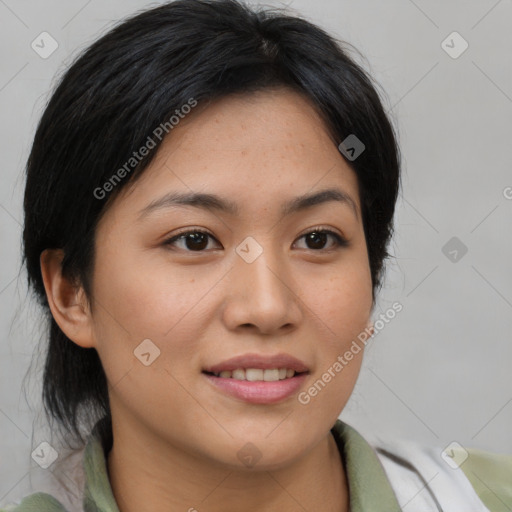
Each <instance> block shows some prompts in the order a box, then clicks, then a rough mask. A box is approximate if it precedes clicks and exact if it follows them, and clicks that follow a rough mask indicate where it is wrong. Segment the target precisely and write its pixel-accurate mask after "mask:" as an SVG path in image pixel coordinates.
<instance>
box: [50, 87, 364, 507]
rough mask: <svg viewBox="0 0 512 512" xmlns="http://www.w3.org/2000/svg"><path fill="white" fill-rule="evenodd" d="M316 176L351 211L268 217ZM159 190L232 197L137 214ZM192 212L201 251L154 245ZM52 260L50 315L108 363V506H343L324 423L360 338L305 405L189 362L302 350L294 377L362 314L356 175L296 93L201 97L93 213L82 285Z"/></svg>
mask: <svg viewBox="0 0 512 512" xmlns="http://www.w3.org/2000/svg"><path fill="white" fill-rule="evenodd" d="M326 188H338V189H341V190H342V191H344V192H345V193H346V194H348V195H349V196H350V197H351V198H352V200H353V202H354V205H355V208H356V210H355V211H354V210H353V209H352V208H351V207H350V206H349V205H348V203H342V202H337V201H328V202H324V203H321V204H317V205H314V206H311V207H309V208H308V209H305V210H303V211H299V212H296V213H293V214H290V215H287V216H286V217H284V218H281V216H280V209H281V205H282V204H283V203H284V202H286V201H287V200H290V199H292V198H295V197H297V196H301V195H303V194H309V193H311V192H317V191H320V190H323V189H326ZM169 191H180V192H191V191H194V192H208V193H214V194H218V195H219V196H222V197H223V198H226V199H228V200H232V201H235V202H236V203H237V204H238V206H239V208H240V212H239V215H231V214H228V213H225V212H218V211H213V210H212V211H209V210H206V209H201V208H198V207H193V206H173V207H169V208H165V209H159V210H155V211H153V212H152V213H151V214H148V215H147V216H145V217H144V218H143V219H142V220H138V215H139V212H140V211H141V210H142V209H143V208H144V207H146V206H147V205H148V204H149V203H151V202H152V201H154V200H155V199H158V198H160V197H161V196H163V195H164V194H165V193H167V192H169ZM318 227H320V228H322V229H329V230H331V231H333V232H335V233H337V234H340V235H342V236H344V237H345V238H346V239H347V240H348V242H349V245H348V246H347V247H337V245H336V242H335V239H334V238H332V237H331V236H327V237H326V238H325V241H321V242H320V243H319V245H317V246H315V245H314V243H313V244H311V243H309V244H308V242H307V239H306V238H305V237H304V236H303V235H304V234H305V233H308V232H310V231H315V229H314V228H318ZM184 228H186V229H184ZM194 228H201V229H202V230H206V231H209V232H210V233H211V235H212V236H213V238H208V237H207V238H206V239H204V243H203V245H202V247H203V248H202V249H201V250H202V252H200V251H194V250H193V248H194V247H197V245H196V246H194V244H193V243H192V244H191V243H190V242H189V244H188V245H187V243H186V241H185V240H183V239H182V240H181V241H177V242H174V244H173V245H166V244H165V241H166V240H168V239H169V238H171V237H172V236H175V235H177V234H180V232H182V231H187V230H190V231H194ZM311 228H313V229H311ZM317 231H318V229H317ZM248 236H250V237H253V238H254V239H255V240H256V241H257V242H258V244H259V245H260V246H261V247H262V249H263V252H262V254H261V255H260V256H259V257H258V258H257V259H256V260H255V261H254V262H252V263H250V264H249V263H247V262H246V261H245V260H244V259H242V258H241V257H240V256H239V255H238V254H237V252H236V251H235V249H236V248H237V246H238V245H239V244H240V243H241V242H242V241H243V240H244V239H245V238H246V237H248ZM322 244H323V245H322ZM190 247H192V250H191V249H190ZM61 258H62V252H61V251H58V250H47V251H45V252H44V253H43V254H42V257H41V267H42V271H43V276H44V282H45V286H46V290H47V295H48V299H49V303H50V307H51V310H52V313H53V315H54V317H55V319H56V321H57V323H58V324H59V326H60V327H61V329H62V330H63V331H64V332H65V333H66V335H67V336H68V337H69V338H70V339H71V340H73V342H75V343H77V344H78V345H80V346H82V347H94V348H95V349H96V350H97V351H98V353H99V356H100V359H101V362H102V364H103V367H104V369H105V373H106V375H107V379H108V382H109V396H110V403H111V411H112V421H113V436H114V445H113V448H112V450H111V451H110V452H109V454H108V471H109V477H110V481H111V484H112V489H113V492H114V495H115V498H116V501H117V503H118V505H119V508H120V510H121V512H135V511H139V510H143V509H145V510H152V511H154V512H160V511H161V512H164V511H165V512H169V511H186V510H189V511H192V510H194V509H196V510H199V511H201V510H203V511H206V510H208V511H209V512H217V511H218V512H220V511H222V512H234V511H239V510H244V511H246V512H252V511H261V510H269V511H270V510H276V511H277V510H280V511H302V512H303V511H304V510H308V511H312V510H324V511H332V512H334V511H336V512H339V511H340V510H341V511H347V510H348V507H349V501H348V485H347V480H346V475H345V470H344V467H343V461H342V460H341V457H340V454H339V451H338V449H337V447H336V444H335V442H334V438H333V437H332V435H331V434H330V429H331V428H332V426H333V425H334V423H335V421H336V419H337V418H338V416H339V414H340V413H341V411H342V409H343V408H344V406H345V404H346V402H347V401H348V399H349V397H350V395H351V393H352V390H353V388H354V385H355V382H356V379H357V376H358V373H359V370H360V365H361V360H362V351H361V352H360V353H359V354H358V355H356V356H354V359H352V360H351V361H350V363H349V364H348V365H347V366H346V367H344V369H343V371H341V372H340V373H338V374H337V375H336V377H335V378H333V379H332V380H331V381H330V382H329V383H328V384H327V385H326V386H325V388H324V389H323V390H322V391H321V392H320V393H318V395H317V396H315V397H314V398H312V399H311V401H310V402H309V403H308V404H307V405H303V404H301V403H300V402H299V401H298V399H297V395H294V396H292V397H290V398H288V399H286V400H283V401H281V402H279V403H276V404H271V405H266V404H250V403H247V402H244V401H241V400H238V399H235V398H232V397H230V396H227V395H225V394H224V393H222V392H221V391H219V390H217V389H216V388H215V387H214V386H212V385H211V384H210V383H209V381H208V380H207V379H206V377H205V376H204V375H203V373H202V369H203V368H204V367H205V366H206V365H212V364H216V363H219V362H222V361H224V360H226V359H229V358H231V357H233V356H236V355H241V354H245V353H248V352H250V353H259V354H276V353H283V352H284V353H287V354H291V355H293V356H295V357H297V358H299V359H301V360H302V361H304V362H305V363H306V364H307V366H308V368H309V372H310V373H309V375H308V376H307V379H306V382H305V384H304V386H303V387H302V388H301V390H300V391H304V390H307V389H308V388H309V387H310V386H311V385H312V384H313V383H314V382H315V381H317V380H318V379H319V378H321V376H322V374H323V373H324V372H325V371H327V369H328V368H329V367H331V366H332V365H333V363H334V362H335V361H336V359H337V357H338V356H340V355H343V354H344V353H345V352H346V350H348V349H349V347H350V345H351V343H352V341H353V340H355V339H356V337H357V335H358V334H359V333H360V332H362V331H363V330H364V329H365V328H366V327H369V326H370V314H371V311H372V306H373V304H372V283H371V275H370V268H369V262H368V253H367V246H366V241H365V237H364V232H363V224H362V218H361V209H360V202H359V191H358V184H357V179H356V175H355V173H354V171H353V170H352V169H351V168H350V167H349V165H348V164H347V162H346V161H345V159H344V158H343V156H342V155H341V154H340V152H339V151H338V148H337V145H336V142H335V141H333V140H332V139H331V137H330V135H329V133H328V131H327V129H326V127H325V125H324V123H323V122H322V120H321V119H320V117H319V116H318V115H317V113H316V112H315V110H314V108H313V107H312V105H311V104H310V103H309V102H308V101H307V100H306V99H304V98H303V97H302V96H300V95H299V94H297V93H296V92H293V91H290V90H287V89H274V90H266V91H264V92H258V93H255V94H252V95H250V96H231V97H228V98H224V99H222V100H219V101H216V102H214V103H212V104H211V105H209V106H207V107H206V108H200V107H199V106H198V107H197V109H196V110H194V111H193V112H192V113H191V114H189V115H188V116H187V117H186V118H185V119H183V120H182V121H181V122H180V123H179V125H177V126H176V127H175V128H174V129H173V131H172V132H171V133H170V135H169V136H168V137H167V138H166V139H165V140H164V142H163V144H162V146H161V147H160V149H159V152H158V154H157V158H156V159H155V160H154V161H153V162H152V163H151V165H150V166H149V167H148V169H147V170H146V171H145V173H144V174H143V175H142V176H141V178H140V179H139V180H137V181H136V182H135V183H134V184H133V186H130V187H125V189H123V190H122V192H121V194H120V195H119V196H118V197H117V198H116V199H115V201H114V202H113V203H112V205H111V206H110V207H109V209H108V210H107V211H106V213H105V215H104V216H103V218H102V219H101V221H100V223H99V225H98V228H97V233H96V255H95V265H94V272H93V279H92V289H93V293H92V297H86V296H85V294H84V292H83V290H82V288H80V287H76V286H73V284H72V283H71V282H69V281H67V280H66V279H64V278H63V277H62V275H61V273H60V261H61ZM145 339H151V340H152V343H154V344H155V345H156V346H157V347H158V348H159V350H160V355H159V357H157V358H156V359H155V360H154V361H153V362H152V363H151V364H150V365H149V366H145V365H143V364H142V363H141V362H140V360H139V359H138V358H137V357H136V356H135V355H134V350H135V349H136V348H137V346H138V345H139V344H140V343H141V341H142V340H145ZM248 442H251V443H253V444H254V445H255V446H256V447H257V448H258V450H259V452H260V453H261V459H260V460H259V461H258V462H257V463H256V465H255V466H254V467H252V468H248V467H246V466H245V465H244V464H243V463H242V462H241V461H240V460H239V459H238V457H237V453H238V451H239V450H240V449H241V448H242V447H243V446H244V445H246V443H248Z"/></svg>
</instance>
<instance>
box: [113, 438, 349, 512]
mask: <svg viewBox="0 0 512 512" xmlns="http://www.w3.org/2000/svg"><path fill="white" fill-rule="evenodd" d="M116 434H118V435H116ZM141 438H142V436H131V435H130V434H129V433H127V432H124V431H123V432H114V443H113V446H112V450H111V451H110V452H109V454H108V458H107V466H108V472H109V479H110V484H111V486H112V491H113V493H114V497H115V499H116V502H117V504H118V507H119V510H120V512H136V511H137V512H138V511H140V510H152V512H174V511H176V512H177V511H180V512H181V511H189V512H194V511H201V510H208V511H209V512H236V511H240V510H244V512H257V511H258V512H259V511H261V510H268V511H271V510H276V511H277V510H279V511H282V512H296V511H297V512H298V511H301V512H303V511H304V510H323V511H325V512H347V511H348V510H349V499H348V485H347V479H346V475H345V471H344V467H343V463H342V460H341V457H340V453H339V450H338V448H337V445H336V442H335V440H334V438H333V436H332V435H331V434H330V432H329V433H328V434H327V435H326V436H325V438H323V439H322V440H321V441H320V442H319V443H318V444H317V445H316V446H315V447H314V448H313V449H312V450H310V451H309V452H307V453H306V454H305V455H303V456H302V457H301V458H300V459H298V460H296V461H294V462H293V463H291V464H289V465H288V466H287V467H285V468H282V469H278V470H273V471H266V470H259V471H258V470H256V468H252V469H243V470H233V469H232V468H226V467H225V466H222V465H221V464H218V463H216V462H215V461H211V460H209V459H205V458H198V457H197V456H194V455H191V454H190V453H185V452H183V451H181V450H179V449H176V448H175V447H171V446H169V445H168V444H166V445H165V446H162V445H161V444H160V445H158V444H157V443H152V442H149V443H148V440H147V439H146V438H145V439H144V441H141Z"/></svg>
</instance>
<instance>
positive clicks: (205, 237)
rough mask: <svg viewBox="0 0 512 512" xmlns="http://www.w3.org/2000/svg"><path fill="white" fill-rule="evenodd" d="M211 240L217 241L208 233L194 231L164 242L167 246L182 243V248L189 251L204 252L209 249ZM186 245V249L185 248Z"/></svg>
mask: <svg viewBox="0 0 512 512" xmlns="http://www.w3.org/2000/svg"><path fill="white" fill-rule="evenodd" d="M209 239H212V240H215V238H214V237H213V236H212V235H210V233H208V232H207V231H201V230H197V229H196V230H193V231H186V232H183V233H180V234H179V235H176V236H173V237H172V238H170V239H169V240H166V241H165V242H164V245H167V246H177V243H178V242H180V243H182V246H181V248H182V249H185V250H187V251H194V252H202V251H204V250H205V249H206V248H207V247H208V242H209ZM183 245H184V247H183Z"/></svg>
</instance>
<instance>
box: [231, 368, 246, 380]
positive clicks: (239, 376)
mask: <svg viewBox="0 0 512 512" xmlns="http://www.w3.org/2000/svg"><path fill="white" fill-rule="evenodd" d="M231 378H233V379H236V380H246V377H245V371H244V370H243V369H242V368H237V369H236V370H233V375H232V376H231Z"/></svg>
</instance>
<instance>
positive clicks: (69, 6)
mask: <svg viewBox="0 0 512 512" xmlns="http://www.w3.org/2000/svg"><path fill="white" fill-rule="evenodd" d="M157 3H158V2H153V3H151V4H150V3H145V2H143V1H141V0H138V1H137V0H129V1H126V0H125V1H120V0H116V1H110V2H104V1H102V2H100V1H99V0H91V1H89V2H87V1H84V0H71V1H70V0H67V1H64V0H53V1H49V0H46V1H42V2H36V1H34V0H32V1H26V0H0V40H1V46H0V52H1V63H2V65H1V68H0V105H1V112H2V116H1V120H0V130H1V136H0V154H1V155H2V159H1V170H0V237H1V247H0V258H1V259H0V261H1V265H0V333H1V343H0V356H1V357H0V365H1V371H0V383H1V389H0V392H1V395H0V400H1V402H0V432H1V437H0V503H3V502H6V501H10V500H13V499H17V498H18V497H19V496H20V495H22V494H23V493H24V492H25V490H26V489H27V488H28V487H27V486H28V481H29V478H28V475H29V472H31V473H30V474H31V475H34V474H36V473H38V472H44V470H42V469H40V468H39V467H38V466H37V465H36V464H35V463H34V462H33V461H32V460H31V459H30V452H31V451H32V449H33V448H35V447H36V446H37V445H38V444H39V443H40V442H41V441H43V440H45V439H46V438H45V437H44V434H43V433H42V430H40V429H39V427H37V426H35V427H34V425H33V422H34V421H35V419H36V418H37V415H36V413H37V408H38V407H39V403H38V398H39V397H38V393H39V378H40V373H34V375H33V377H32V378H31V380H30V381H29V383H30V386H29V389H30V393H31V395H30V397H29V398H30V400H31V402H30V403H31V407H32V409H30V408H29V407H28V405H27V403H26V401H25V398H24V395H23V394H22V393H21V385H22V379H23V377H24V375H25V373H26V371H27V369H28V365H29V363H30V361H31V357H32V353H33V350H34V348H35V346H36V344H37V343H38V341H39V339H40V327H39V325H38V323H37V308H36V307H35V305H34V304H32V303H28V302H27V300H26V297H25V284H24V277H25V276H24V274H23V273H22V274H21V278H20V279H17V275H18V269H19V265H20V236H21V223H22V194H23V179H22V171H23V167H24V164H25V161H26V157H27V155H28V151H29V148H30V143H31V140H32V136H33V133H34V130H35V126H36V122H37V121H38V119H39V116H40V115H41V112H42V109H43V106H44V104H45V101H46V99H47V98H48V95H49V91H50V89H51V87H52V86H53V84H54V83H55V78H54V77H55V76H56V75H57V74H60V73H62V71H63V70H64V69H65V67H66V65H67V64H68V63H69V62H70V61H71V58H72V57H74V56H75V55H76V54H77V52H78V51H80V50H81V49H83V48H84V47H86V46H87V45H89V44H90V43H91V42H92V41H93V40H95V39H96V38H97V37H99V36H100V35H101V34H103V33H104V32H105V31H106V30H107V29H108V27H109V26H111V24H112V23H113V21H114V20H118V19H120V18H122V17H124V16H126V15H128V14H131V13H133V12H134V11H136V10H139V9H142V8H144V7H146V6H150V5H156V4H157ZM253 3H254V2H253ZM262 3H263V2H262ZM265 3H266V4H267V5H275V6H282V5H283V4H281V3H278V2H270V1H268V2H265ZM289 5H290V6H291V7H292V8H293V9H295V10H296V12H297V13H299V14H303V15H305V16H306V17H308V18H309V19H310V20H312V21H314V22H317V23H318V24H320V25H321V26H323V27H324V28H326V29H327V30H328V31H330V32H332V33H333V34H334V35H336V36H337V37H339V38H341V39H343V40H346V41H348V42H350V43H352V44H353V45H355V46H356V47H357V48H358V49H359V50H361V52H362V53H363V54H364V55H365V56H366V58H367V59H368V60H367V62H361V63H362V64H363V66H364V67H365V68H366V69H368V70H369V71H370V72H371V73H372V74H373V76H374V77H375V78H376V79H377V81H378V82H379V83H380V84H381V85H382V87H383V89H384V90H385V91H386V92H387V95H388V98H387V100H386V98H384V101H385V102H386V101H387V103H386V106H387V108H388V110H390V112H391V116H392V118H393V119H395V122H396V125H397V128H398V132H399V139H400V145H401V150H402V154H403V193H402V196H401V198H400V200H399V204H398V211H397V216H396V231H397V233H396V235H395V237H394V239H393V242H392V245H391V249H392V251H393V253H394V256H395V258H394V260H392V261H390V262H388V274H387V279H386V285H385V289H384V290H383V292H382V293H381V296H380V298H379V301H378V308H377V310H376V313H377V314H378V313H379V312H380V311H385V310H386V309H388V308H389V307H390V306H391V304H392V303H393V302H394V301H399V302H400V303H401V304H402V305H403V311H402V312H401V313H399V314H398V315H397V316H396V318H395V319H394V320H393V321H392V322H390V323H389V324H388V325H387V326H386V327H385V329H383V330H382V331H381V332H380V333H379V334H378V335H377V336H376V337H375V338H374V339H373V340H372V342H371V344H370V345H369V349H368V351H367V353H366V355H365V364H364V367H363V370H362V373H361V376H360V378H359V381H358V384H357V386H356V390H355V392H354V394H353V396H352V398H351V401H350V403H349V405H348V406H347V408H346V409H345V411H344V412H343V414H342V419H344V420H345V421H347V422H349V423H351V424H352V425H353V426H355V427H356V428H357V429H358V430H359V431H360V432H361V433H362V434H364V435H366V436H367V437H368V438H374V437H376V436H377V435H379V436H382V437H384V438H386V437H389V438H400V439H402V438H408V439H414V440H416V441H418V442H421V443H426V444H432V445H437V446H439V447H441V448H443V447H444V446H446V445H447V444H448V443H450V442H451V441H453V440H456V441H458V442H459V443H460V444H462V445H463V446H473V447H480V448H483V449H488V450H494V451H499V452H508V453H510V452H512V435H511V429H510V427H511V424H512V403H511V402H512V384H511V379H510V366H511V362H512V336H511V332H512V272H511V263H510V262H511V261H512V200H511V199H507V198H506V197H505V194H504V191H505V190H506V187H512V165H511V164H512V156H511V152H510V148H511V145H512V144H511V135H512V129H511V120H512V31H511V21H512V2H511V1H510V0H508V1H507V0H502V1H496V0H488V1H487V0H486V1H483V0H482V1H471V2H468V1H449V2H446V1H439V0H436V1H430V2H427V1H425V0H423V1H420V0H417V1H415V2H413V1H412V0H388V1H386V2H380V1H378V0H357V1H356V0H352V1H349V0H316V1H314V2H311V1H308V0H295V1H293V2H289ZM43 31H47V32H49V33H50V34H51V35H52V36H53V37H54V38H55V39H56V40H57V42H58V44H59V47H58V49H57V50H56V51H55V53H53V54H52V55H51V56H50V57H49V58H47V59H42V58H41V57H39V56H38V55H37V54H36V53H35V52H34V51H33V50H32V48H31V46H30V45H31V42H32V41H33V40H34V39H35V38H36V37H37V36H38V35H39V34H40V33H41V32H43ZM453 31H457V32H459V33H460V34H461V36H462V37H463V38H464V39H465V40H466V41H467V42H468V44H469V47H468V49H467V50H466V51H465V52H464V53H463V54H462V55H461V56H460V57H458V58H456V59H453V58H452V57H450V56H449V55H448V54H447V53H446V52H445V51H444V50H443V48H442V46H441V43H442V41H443V40H445V38H446V37H447V36H448V35H449V34H451V33H452V32H453ZM458 44H459V43H456V44H455V46H456V48H457V45H458ZM511 196H512V190H511V191H510V194H509V197H511ZM453 236H456V237H458V238H459V239H460V240H461V242H462V243H464V244H465V245H466V246H467V248H468V252H467V254H466V255H465V256H464V257H463V258H461V259H460V260H459V261H457V262H452V261H450V260H449V259H448V258H447V257H446V256H445V255H444V254H443V252H442V247H443V246H444V245H445V244H446V243H447V241H448V240H449V239H450V238H452V237H453ZM38 371H40V370H38ZM36 424H37V421H36ZM34 429H35V430H34ZM41 429H42V427H41Z"/></svg>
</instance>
